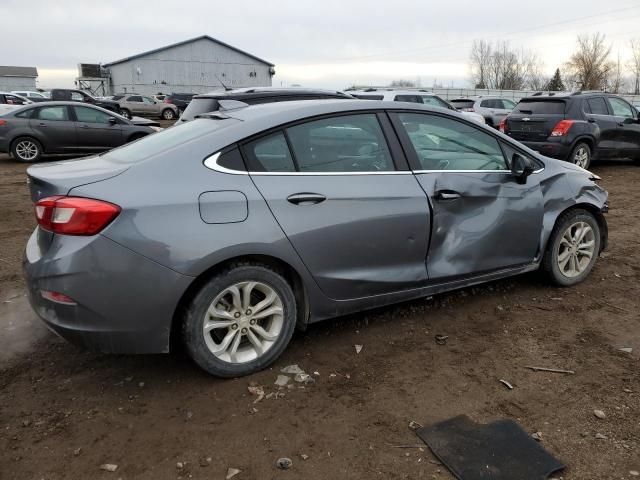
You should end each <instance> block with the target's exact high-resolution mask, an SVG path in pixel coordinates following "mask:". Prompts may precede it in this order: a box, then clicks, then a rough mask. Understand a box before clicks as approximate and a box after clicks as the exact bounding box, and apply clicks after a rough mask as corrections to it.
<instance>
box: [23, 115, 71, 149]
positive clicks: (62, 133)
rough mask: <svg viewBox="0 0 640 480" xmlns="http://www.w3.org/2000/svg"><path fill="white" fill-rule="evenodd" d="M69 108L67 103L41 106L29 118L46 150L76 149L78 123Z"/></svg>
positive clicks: (30, 124) (32, 127)
mask: <svg viewBox="0 0 640 480" xmlns="http://www.w3.org/2000/svg"><path fill="white" fill-rule="evenodd" d="M69 109H70V107H67V106H65V105H55V106H49V107H41V108H38V109H37V111H36V112H35V114H34V115H33V117H31V120H29V126H30V127H31V129H32V130H34V132H35V133H36V136H37V138H38V140H40V141H41V142H42V144H43V147H44V151H45V152H47V153H70V152H74V151H76V125H75V122H74V121H73V120H72V118H71V115H70V112H69Z"/></svg>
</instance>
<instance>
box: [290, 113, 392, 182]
mask: <svg viewBox="0 0 640 480" xmlns="http://www.w3.org/2000/svg"><path fill="white" fill-rule="evenodd" d="M287 135H288V137H289V140H290V142H291V148H292V149H293V154H294V156H295V159H296V162H297V164H298V168H299V169H300V172H380V171H390V170H395V166H394V164H393V159H392V157H391V153H390V151H389V147H388V146H387V142H386V140H385V138H384V134H383V133H382V128H381V127H380V123H379V122H378V119H377V117H376V115H375V114H373V113H367V114H359V115H343V116H339V117H331V118H323V119H321V120H315V121H311V122H307V123H303V124H300V125H296V126H294V127H290V128H288V129H287Z"/></svg>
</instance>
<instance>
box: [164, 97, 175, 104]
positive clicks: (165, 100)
mask: <svg viewBox="0 0 640 480" xmlns="http://www.w3.org/2000/svg"><path fill="white" fill-rule="evenodd" d="M164 103H173V102H172V101H171V99H170V98H165V99H164Z"/></svg>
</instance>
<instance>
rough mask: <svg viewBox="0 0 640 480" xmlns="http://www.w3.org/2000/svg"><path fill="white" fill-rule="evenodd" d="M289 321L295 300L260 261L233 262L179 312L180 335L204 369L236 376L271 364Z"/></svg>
mask: <svg viewBox="0 0 640 480" xmlns="http://www.w3.org/2000/svg"><path fill="white" fill-rule="evenodd" d="M295 323H296V302H295V297H294V295H293V291H292V289H291V287H290V286H289V284H288V283H287V281H286V280H285V279H284V278H283V277H282V276H281V275H280V274H279V273H277V272H275V271H274V270H271V269H270V268H267V267H265V266H262V265H259V264H252V263H239V264H235V265H232V266H231V267H230V268H229V269H227V270H225V271H223V272H220V273H219V274H217V275H215V276H214V277H213V278H211V280H209V282H208V283H207V284H206V285H204V286H203V287H202V288H201V289H200V291H199V292H198V293H197V294H196V295H195V297H194V298H193V300H192V301H191V304H190V306H189V308H188V309H187V311H186V313H185V316H184V320H183V325H182V326H183V339H184V342H185V345H186V348H187V351H188V352H189V355H190V356H191V358H193V360H194V361H195V362H196V363H197V364H198V365H199V366H200V367H202V368H203V369H204V370H206V371H207V372H208V373H210V374H212V375H215V376H219V377H226V378H230V377H239V376H243V375H248V374H251V373H254V372H257V371H259V370H262V369H264V368H266V367H267V366H269V365H270V364H271V363H273V362H274V361H275V360H276V359H277V358H278V357H279V356H280V354H281V353H282V352H283V351H284V349H285V348H286V346H287V345H288V343H289V341H290V340H291V337H292V335H293V331H294V329H295Z"/></svg>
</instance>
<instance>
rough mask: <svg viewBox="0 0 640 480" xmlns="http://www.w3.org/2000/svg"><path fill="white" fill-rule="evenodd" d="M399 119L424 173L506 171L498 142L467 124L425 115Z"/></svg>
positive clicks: (408, 115)
mask: <svg viewBox="0 0 640 480" xmlns="http://www.w3.org/2000/svg"><path fill="white" fill-rule="evenodd" d="M398 118H399V120H400V122H401V123H402V125H403V126H404V128H405V130H406V132H407V135H408V136H409V139H410V141H411V144H412V145H413V148H414V149H415V153H416V155H417V157H418V161H419V162H420V168H421V169H422V170H506V169H507V163H506V162H505V159H504V155H503V153H502V150H501V149H500V145H499V144H498V141H497V140H496V139H495V138H494V137H492V136H491V135H489V134H487V133H485V132H483V131H481V130H479V129H477V128H475V127H473V126H471V125H468V124H466V123H462V122H459V121H457V120H452V119H449V118H444V117H439V116H436V115H427V114H421V113H400V114H398Z"/></svg>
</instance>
